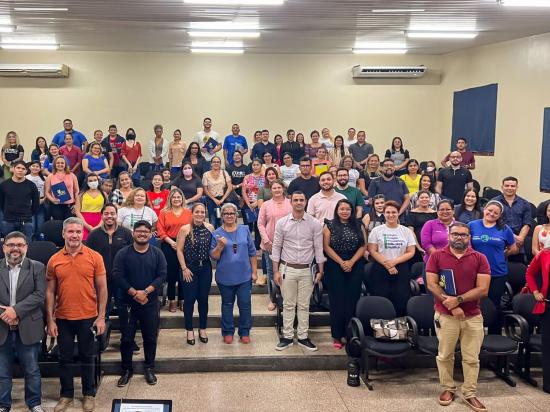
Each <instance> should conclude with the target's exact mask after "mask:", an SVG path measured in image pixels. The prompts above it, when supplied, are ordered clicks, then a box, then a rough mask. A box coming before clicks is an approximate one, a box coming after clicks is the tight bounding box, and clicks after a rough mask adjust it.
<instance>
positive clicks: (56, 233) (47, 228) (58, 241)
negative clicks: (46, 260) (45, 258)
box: [41, 220, 65, 248]
mask: <svg viewBox="0 0 550 412" xmlns="http://www.w3.org/2000/svg"><path fill="white" fill-rule="evenodd" d="M41 231H42V233H43V234H44V239H46V240H49V241H50V242H53V243H54V244H55V245H56V246H57V247H59V248H61V247H63V246H65V239H63V221H62V220H48V221H46V222H44V224H43V225H42V229H41Z"/></svg>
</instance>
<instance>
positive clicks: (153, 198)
mask: <svg viewBox="0 0 550 412" xmlns="http://www.w3.org/2000/svg"><path fill="white" fill-rule="evenodd" d="M162 186H163V181H162V173H160V172H157V173H155V174H154V175H153V178H152V179H151V185H150V186H149V190H148V191H147V197H148V198H149V203H151V209H153V210H154V211H155V213H156V214H157V217H158V216H159V215H160V211H161V210H162V209H164V206H165V205H166V202H167V201H168V195H169V194H170V191H169V190H167V189H163V188H162Z"/></svg>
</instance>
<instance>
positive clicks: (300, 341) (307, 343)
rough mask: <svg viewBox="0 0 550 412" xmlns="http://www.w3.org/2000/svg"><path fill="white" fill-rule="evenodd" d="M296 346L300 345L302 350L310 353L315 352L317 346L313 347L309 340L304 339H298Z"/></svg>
mask: <svg viewBox="0 0 550 412" xmlns="http://www.w3.org/2000/svg"><path fill="white" fill-rule="evenodd" d="M298 345H300V346H301V347H302V348H305V349H307V350H310V351H312V352H315V351H316V350H317V346H315V345H314V344H313V343H312V342H311V341H310V340H309V338H305V339H298Z"/></svg>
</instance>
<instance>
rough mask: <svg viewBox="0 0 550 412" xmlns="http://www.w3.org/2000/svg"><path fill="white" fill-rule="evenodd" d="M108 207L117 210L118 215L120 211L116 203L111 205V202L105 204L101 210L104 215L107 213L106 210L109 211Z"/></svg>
mask: <svg viewBox="0 0 550 412" xmlns="http://www.w3.org/2000/svg"><path fill="white" fill-rule="evenodd" d="M112 182H113V181H112V180H111V183H112ZM108 207H114V208H115V210H116V211H117V214H118V209H117V207H116V205H115V204H114V203H110V202H109V203H105V204H104V205H103V207H102V208H101V213H102V214H103V212H105V209H107V208H108Z"/></svg>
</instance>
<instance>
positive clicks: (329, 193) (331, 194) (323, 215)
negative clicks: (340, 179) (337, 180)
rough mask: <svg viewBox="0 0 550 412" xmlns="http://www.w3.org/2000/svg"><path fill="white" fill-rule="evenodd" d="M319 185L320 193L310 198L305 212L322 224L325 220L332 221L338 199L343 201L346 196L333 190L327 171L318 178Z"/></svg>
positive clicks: (329, 174) (332, 183)
mask: <svg viewBox="0 0 550 412" xmlns="http://www.w3.org/2000/svg"><path fill="white" fill-rule="evenodd" d="M319 185H320V186H321V191H320V192H319V193H316V194H314V195H313V196H311V199H309V202H308V204H307V212H308V213H309V214H310V215H312V216H313V217H314V218H316V219H317V220H318V221H320V222H321V223H323V222H324V221H325V219H329V220H331V219H334V210H335V208H336V203H338V201H339V200H340V199H345V198H346V196H344V195H343V194H340V193H337V192H336V191H335V190H334V178H333V177H332V174H331V173H330V172H328V171H326V172H323V173H321V175H320V176H319Z"/></svg>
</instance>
